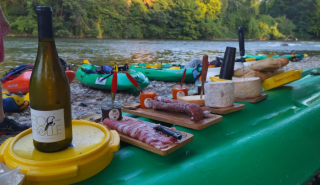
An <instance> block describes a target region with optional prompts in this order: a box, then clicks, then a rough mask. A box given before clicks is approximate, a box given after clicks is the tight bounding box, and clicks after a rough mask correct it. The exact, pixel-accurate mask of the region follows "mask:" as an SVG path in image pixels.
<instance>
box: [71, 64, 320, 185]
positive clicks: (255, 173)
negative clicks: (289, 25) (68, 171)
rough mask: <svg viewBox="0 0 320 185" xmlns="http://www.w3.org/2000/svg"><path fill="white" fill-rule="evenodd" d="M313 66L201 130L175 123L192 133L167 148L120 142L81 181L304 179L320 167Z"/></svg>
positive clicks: (319, 96)
mask: <svg viewBox="0 0 320 185" xmlns="http://www.w3.org/2000/svg"><path fill="white" fill-rule="evenodd" d="M309 72H310V70H306V71H305V72H303V73H302V76H303V77H302V78H301V79H299V80H297V81H295V82H292V83H289V84H286V85H284V86H282V87H278V88H275V89H272V90H270V91H267V92H264V93H267V94H268V95H269V96H268V98H267V99H265V100H263V101H261V102H258V103H255V104H253V103H242V102H241V104H245V109H244V110H241V111H238V112H233V113H231V114H226V115H224V116H223V120H222V121H221V122H219V123H216V124H214V125H212V126H210V127H207V128H205V129H203V130H192V129H188V128H183V127H180V126H175V127H176V128H177V129H178V130H181V131H184V132H188V133H191V134H193V135H194V140H193V141H192V142H191V143H189V144H187V145H185V146H183V147H182V148H180V149H178V150H176V151H174V152H173V153H171V154H169V155H167V156H160V155H157V154H154V153H152V152H149V151H147V150H144V149H141V148H138V147H136V146H132V145H128V144H125V143H121V145H122V146H121V147H120V150H119V151H118V152H117V153H116V155H115V156H114V158H113V161H112V162H111V163H110V165H109V166H108V167H107V168H105V169H104V170H103V171H101V172H100V173H99V174H97V175H95V176H93V177H92V178H90V179H87V180H85V181H82V182H79V183H77V184H78V185H85V184H117V185H126V184H227V185H228V184H237V185H248V184H259V185H270V184H272V185H282V184H307V182H308V181H309V180H311V179H312V177H313V176H314V175H315V174H316V173H317V171H318V170H319V167H320V158H319V156H320V147H319V141H320V134H319V130H320V124H319V120H320V93H319V92H320V83H319V81H320V75H318V76H312V75H309ZM124 115H126V116H132V115H130V114H124ZM135 118H137V116H135ZM138 118H139V117H138ZM142 119H143V118H142ZM148 121H151V122H157V121H154V120H150V119H148ZM106 177H108V178H106Z"/></svg>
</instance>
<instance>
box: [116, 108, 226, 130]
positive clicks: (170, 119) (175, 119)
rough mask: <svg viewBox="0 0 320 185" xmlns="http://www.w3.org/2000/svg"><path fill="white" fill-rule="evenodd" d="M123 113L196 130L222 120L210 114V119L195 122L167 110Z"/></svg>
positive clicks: (138, 110)
mask: <svg viewBox="0 0 320 185" xmlns="http://www.w3.org/2000/svg"><path fill="white" fill-rule="evenodd" d="M122 111H123V112H126V113H129V114H133V115H137V116H141V117H146V118H149V119H154V120H158V121H162V122H166V123H171V124H175V125H179V126H182V127H187V128H192V129H195V130H201V129H204V128H206V127H208V126H211V125H213V124H215V123H218V122H219V121H221V120H222V116H220V115H215V114H210V117H209V118H202V119H201V120H199V121H196V122H195V121H191V120H190V118H191V116H190V115H188V114H185V113H181V112H170V111H166V110H154V109H141V108H138V109H135V110H129V109H123V110H122Z"/></svg>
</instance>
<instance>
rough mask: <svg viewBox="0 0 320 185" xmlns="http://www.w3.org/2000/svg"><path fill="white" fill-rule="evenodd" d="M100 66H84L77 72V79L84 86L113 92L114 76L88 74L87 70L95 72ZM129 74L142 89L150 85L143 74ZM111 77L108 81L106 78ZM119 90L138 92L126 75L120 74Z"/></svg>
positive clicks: (132, 72) (133, 71) (136, 72)
mask: <svg viewBox="0 0 320 185" xmlns="http://www.w3.org/2000/svg"><path fill="white" fill-rule="evenodd" d="M97 68H99V66H95V65H91V64H90V65H88V64H82V65H81V66H80V67H79V68H78V70H77V72H76V77H77V79H78V80H79V81H80V82H81V83H82V84H84V85H86V86H89V87H93V88H97V89H108V90H111V83H112V75H111V76H109V74H96V73H91V74H90V73H86V72H85V70H92V71H95V70H96V69H97ZM129 74H130V75H131V76H132V77H133V78H134V79H136V81H137V82H138V84H139V86H140V87H141V88H145V87H147V86H148V85H149V83H150V81H149V79H148V78H147V77H146V76H145V75H143V74H142V73H141V72H138V71H135V70H129ZM107 76H109V77H108V78H106V79H103V78H105V77H107ZM117 90H120V91H129V92H138V90H137V89H136V88H135V87H134V86H133V85H132V83H131V82H130V81H129V79H128V78H127V76H126V74H125V73H118V86H117Z"/></svg>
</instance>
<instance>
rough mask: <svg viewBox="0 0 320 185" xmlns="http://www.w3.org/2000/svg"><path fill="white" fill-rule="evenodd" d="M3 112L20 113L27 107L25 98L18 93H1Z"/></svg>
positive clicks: (27, 102)
mask: <svg viewBox="0 0 320 185" xmlns="http://www.w3.org/2000/svg"><path fill="white" fill-rule="evenodd" d="M2 99H3V111H4V112H20V111H21V110H23V109H24V108H26V107H27V106H28V105H29V101H28V100H27V99H25V96H24V95H22V94H19V93H15V94H14V93H2Z"/></svg>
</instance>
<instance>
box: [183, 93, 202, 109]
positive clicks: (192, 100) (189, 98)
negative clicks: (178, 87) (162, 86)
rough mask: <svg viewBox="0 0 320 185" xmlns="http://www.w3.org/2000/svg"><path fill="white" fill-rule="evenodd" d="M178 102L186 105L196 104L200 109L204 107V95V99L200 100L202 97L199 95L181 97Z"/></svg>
mask: <svg viewBox="0 0 320 185" xmlns="http://www.w3.org/2000/svg"><path fill="white" fill-rule="evenodd" d="M178 100H179V101H183V102H186V103H194V104H197V105H199V106H200V107H203V106H204V95H203V96H202V99H200V95H197V96H180V97H178Z"/></svg>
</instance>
